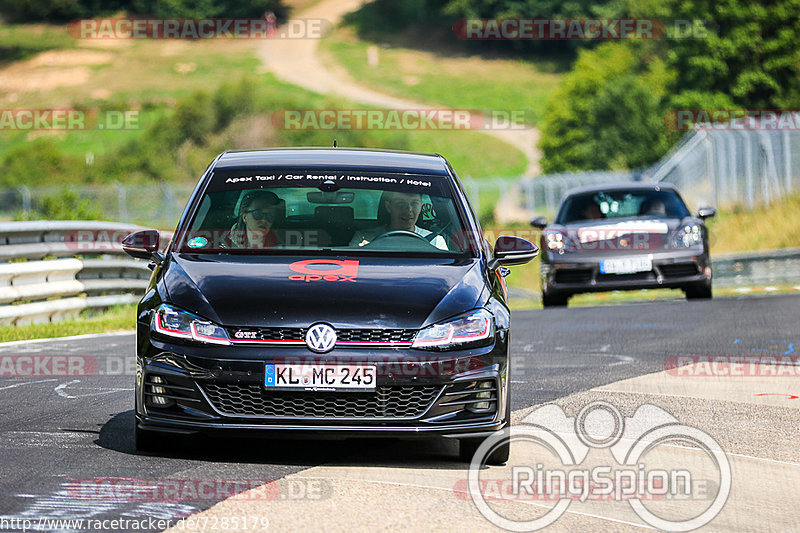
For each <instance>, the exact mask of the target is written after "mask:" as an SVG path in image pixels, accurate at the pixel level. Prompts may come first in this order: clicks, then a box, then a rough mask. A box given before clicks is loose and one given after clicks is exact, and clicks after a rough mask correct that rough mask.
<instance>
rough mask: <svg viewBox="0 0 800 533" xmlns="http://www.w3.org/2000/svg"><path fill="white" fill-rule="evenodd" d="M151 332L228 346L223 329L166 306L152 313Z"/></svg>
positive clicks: (227, 339)
mask: <svg viewBox="0 0 800 533" xmlns="http://www.w3.org/2000/svg"><path fill="white" fill-rule="evenodd" d="M152 330H153V331H155V332H157V333H160V334H162V335H167V336H169V337H176V338H179V339H190V340H194V341H198V342H205V343H211V344H230V343H231V341H230V338H229V337H228V333H227V332H226V331H225V329H224V328H222V327H221V326H218V325H217V324H214V323H213V322H211V321H209V320H205V319H204V318H200V317H199V316H197V315H194V314H192V313H189V312H188V311H184V310H182V309H178V308H177V307H173V306H171V305H167V304H161V305H160V306H158V308H157V309H156V311H155V313H153V323H152Z"/></svg>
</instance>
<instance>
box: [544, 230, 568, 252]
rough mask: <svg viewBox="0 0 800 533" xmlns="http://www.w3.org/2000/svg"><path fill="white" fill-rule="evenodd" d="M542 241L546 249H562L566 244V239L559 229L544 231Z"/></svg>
mask: <svg viewBox="0 0 800 533" xmlns="http://www.w3.org/2000/svg"><path fill="white" fill-rule="evenodd" d="M544 243H545V246H547V249H548V250H563V249H564V248H565V247H566V245H567V239H566V236H565V235H564V234H563V233H561V232H560V231H553V230H551V231H547V232H545V234H544Z"/></svg>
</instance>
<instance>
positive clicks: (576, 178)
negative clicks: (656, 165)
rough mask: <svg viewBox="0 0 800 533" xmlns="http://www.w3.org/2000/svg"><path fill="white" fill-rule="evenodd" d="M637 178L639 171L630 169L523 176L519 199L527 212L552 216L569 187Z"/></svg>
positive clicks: (638, 177)
mask: <svg viewBox="0 0 800 533" xmlns="http://www.w3.org/2000/svg"><path fill="white" fill-rule="evenodd" d="M638 179H640V175H639V173H636V172H632V171H621V172H611V171H608V172H606V171H591V172H566V173H563V174H548V175H545V176H539V177H537V178H525V179H523V180H522V181H521V182H520V190H521V194H520V200H521V202H522V205H523V206H524V208H525V210H526V211H527V212H528V213H529V214H537V215H547V216H552V215H554V214H555V211H556V208H557V207H558V204H559V202H560V201H561V197H562V196H564V193H565V192H567V191H568V190H569V189H572V188H574V187H583V186H588V185H600V184H603V183H619V182H622V181H634V180H638Z"/></svg>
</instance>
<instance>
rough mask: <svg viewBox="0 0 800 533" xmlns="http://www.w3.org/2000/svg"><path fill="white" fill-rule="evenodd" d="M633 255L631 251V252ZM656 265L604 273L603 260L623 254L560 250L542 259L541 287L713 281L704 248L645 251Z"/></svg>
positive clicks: (566, 289) (558, 289)
mask: <svg viewBox="0 0 800 533" xmlns="http://www.w3.org/2000/svg"><path fill="white" fill-rule="evenodd" d="M628 255H629V256H630V254H628ZM646 255H649V256H650V259H651V260H652V264H653V269H652V270H650V271H647V272H637V273H633V274H603V273H601V272H600V261H602V260H605V259H619V258H622V257H625V256H623V255H610V254H609V255H608V256H598V255H591V254H586V253H570V252H566V253H564V254H558V253H554V252H550V251H548V252H547V253H546V254H545V257H543V260H542V289H543V291H544V292H546V293H547V294H551V295H553V294H576V293H582V292H602V291H612V290H637V289H675V288H685V287H687V286H691V285H694V284H697V283H710V282H711V261H710V259H709V256H708V254H707V253H705V252H703V251H702V250H697V249H695V250H685V251H684V250H664V251H659V252H656V253H650V254H646Z"/></svg>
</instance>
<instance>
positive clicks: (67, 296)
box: [0, 221, 151, 325]
mask: <svg viewBox="0 0 800 533" xmlns="http://www.w3.org/2000/svg"><path fill="white" fill-rule="evenodd" d="M140 229H144V228H142V227H140V226H134V225H130V224H120V223H115V222H98V221H31V222H4V223H0V324H18V325H21V324H29V323H41V322H51V321H57V320H61V319H63V318H65V317H69V316H76V315H77V314H78V313H80V311H81V310H83V309H88V308H103V307H109V306H112V305H119V304H126V303H133V302H136V301H138V300H139V298H140V295H141V293H142V292H143V290H144V289H145V288H146V287H147V283H148V280H149V278H150V273H151V272H150V270H149V269H148V268H147V262H146V261H142V260H137V259H133V258H128V257H127V256H125V255H124V252H123V251H122V246H121V244H120V242H121V240H122V239H123V238H124V237H125V236H126V235H128V234H129V233H131V232H134V231H137V230H140Z"/></svg>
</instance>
